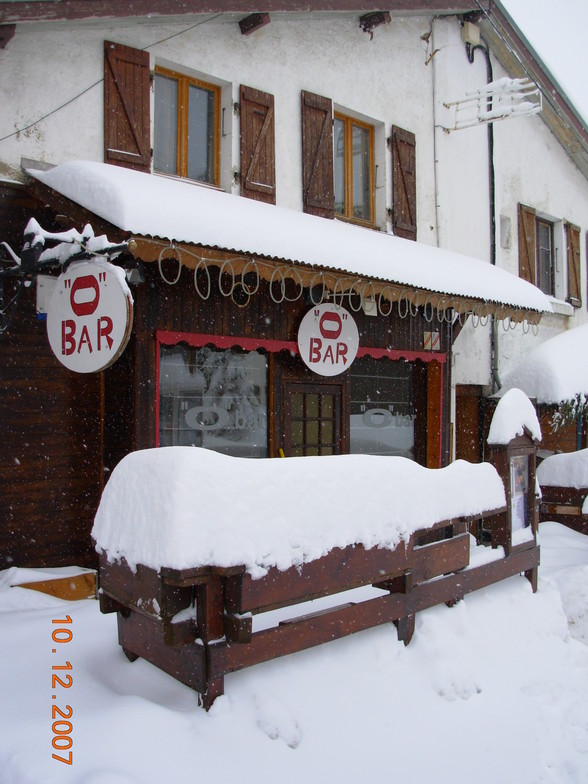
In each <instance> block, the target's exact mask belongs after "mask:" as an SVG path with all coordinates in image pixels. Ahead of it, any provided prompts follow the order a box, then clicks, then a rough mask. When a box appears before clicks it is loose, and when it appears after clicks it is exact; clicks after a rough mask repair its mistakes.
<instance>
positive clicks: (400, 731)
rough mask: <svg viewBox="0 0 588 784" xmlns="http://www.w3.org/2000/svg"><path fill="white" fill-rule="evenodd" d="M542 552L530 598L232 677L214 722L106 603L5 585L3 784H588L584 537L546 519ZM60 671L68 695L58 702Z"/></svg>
mask: <svg viewBox="0 0 588 784" xmlns="http://www.w3.org/2000/svg"><path fill="white" fill-rule="evenodd" d="M540 543H541V548H542V549H541V555H542V566H541V568H540V579H539V590H538V592H537V593H536V594H533V593H532V592H531V588H530V584H529V583H528V582H527V581H526V580H525V579H524V578H522V577H514V578H511V579H510V580H507V581H505V582H503V583H501V584H499V585H496V586H491V587H488V588H485V589H483V590H481V591H478V592H477V593H475V594H472V595H469V596H467V597H466V599H465V600H464V601H462V602H460V603H459V604H457V605H456V606H455V607H453V608H451V609H449V608H447V607H445V606H442V607H436V608H433V609H431V610H427V611H425V612H423V613H421V614H420V615H419V616H417V624H416V632H415V635H414V638H413V640H412V642H411V644H410V645H409V646H408V647H406V648H405V647H404V645H402V644H401V643H399V642H398V640H397V636H396V630H395V627H394V626H393V625H386V626H383V627H380V628H377V629H371V630H369V631H366V632H362V633H359V634H356V635H354V636H352V637H349V638H346V639H344V640H339V641H335V642H332V643H330V644H328V645H324V646H322V647H320V648H315V649H313V650H310V651H307V652H302V653H299V654H295V655H292V656H289V657H285V658H282V659H279V660H277V661H273V662H268V663H266V664H262V665H259V666H257V667H253V668H250V669H248V670H244V671H242V672H239V673H235V674H233V675H229V676H227V678H226V683H225V687H226V695H225V696H224V697H222V698H220V699H218V700H217V701H216V703H215V705H214V706H213V708H212V710H211V711H210V713H208V714H207V713H205V712H204V711H203V710H202V709H199V708H197V699H196V695H195V693H194V692H192V691H191V690H190V689H188V688H186V687H184V686H182V685H181V684H179V683H177V682H176V681H174V680H173V679H172V678H170V677H168V676H167V675H165V674H164V673H162V672H160V671H159V670H157V669H156V668H154V667H153V666H151V665H150V664H148V663H147V662H144V661H141V660H139V661H137V662H135V663H133V664H131V663H130V662H128V661H127V659H126V658H125V656H124V654H123V653H122V650H121V649H120V647H119V646H118V643H117V636H116V619H115V616H113V615H107V616H103V615H101V614H100V612H99V609H98V605H97V602H95V601H92V600H87V601H82V602H75V603H72V602H63V601H60V600H57V599H53V598H51V597H49V596H46V595H43V594H40V593H37V592H33V591H27V590H25V589H22V588H10V587H9V585H10V582H14V581H15V580H17V579H18V573H17V572H16V571H15V570H8V571H7V572H2V573H0V628H1V634H0V651H1V655H2V665H3V666H2V667H1V668H0V693H1V694H2V698H3V699H2V704H3V706H4V708H5V711H4V716H3V721H2V726H3V729H2V733H0V781H1V782H2V784H41V783H42V784H53V782H75V783H76V784H151V782H153V783H154V784H155V782H158V784H159V782H161V781H170V782H174V783H176V782H177V783H179V784H183V782H193V781H197V780H211V779H213V778H214V779H215V780H216V779H220V778H228V779H238V780H239V781H242V782H260V783H261V784H263V783H264V782H275V781H279V782H300V781H301V780H306V782H309V784H312V783H313V782H321V784H322V783H323V782H331V781H339V782H357V781H369V780H373V779H378V780H381V779H382V777H385V778H386V779H389V780H391V781H404V782H410V783H414V784H421V783H422V784H425V783H426V784H429V783H430V782H439V784H443V783H444V782H453V781H456V780H459V781H463V782H473V781H475V782H477V784H505V783H508V784H509V783H510V782H516V784H536V783H538V782H541V783H543V782H545V783H546V784H551V783H553V784H567V783H569V784H581V782H588V647H587V646H588V537H583V536H581V535H579V534H576V533H574V532H572V531H569V530H568V529H565V528H564V527H562V526H559V525H557V524H555V523H545V524H542V525H541V527H540ZM65 614H69V615H70V616H71V618H72V623H71V627H70V628H71V629H72V631H73V639H72V641H71V642H67V643H62V644H60V645H57V646H56V644H55V643H54V642H53V641H52V639H51V633H52V631H53V630H54V629H55V625H54V624H53V623H52V621H53V620H54V619H56V620H57V619H62V618H64V617H65ZM566 616H567V617H566ZM54 647H56V653H55V654H53V653H52V650H53V648H54ZM57 659H59V663H60V664H63V663H65V661H69V662H71V665H72V669H71V670H70V671H69V672H70V674H71V675H72V677H73V685H72V687H71V688H69V689H61V690H60V691H58V693H57V695H56V700H53V699H52V694H53V693H55V692H56V691H57V690H56V689H53V688H52V685H51V674H52V669H51V668H52V666H53V665H54V664H55V663H56V661H57ZM54 704H57V706H58V707H60V708H61V709H65V706H66V705H70V706H71V708H72V709H73V715H72V719H71V721H72V724H73V732H72V738H73V764H72V765H71V766H69V765H65V764H63V763H61V762H58V761H56V760H54V759H52V756H51V755H52V753H54V752H55V749H53V748H52V745H51V739H52V737H53V732H52V729H51V725H52V722H53V719H52V715H51V714H52V706H53V705H54ZM58 753H61V754H65V752H58Z"/></svg>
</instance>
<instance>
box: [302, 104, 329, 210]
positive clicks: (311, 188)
mask: <svg viewBox="0 0 588 784" xmlns="http://www.w3.org/2000/svg"><path fill="white" fill-rule="evenodd" d="M301 106H302V202H303V209H304V212H308V213H311V214H312V215H319V216H320V217H322V218H333V217H334V215H335V211H334V201H335V194H334V190H333V102H332V101H331V99H330V98H324V97H323V96H321V95H314V94H313V93H308V92H305V91H304V90H303V91H302V98H301Z"/></svg>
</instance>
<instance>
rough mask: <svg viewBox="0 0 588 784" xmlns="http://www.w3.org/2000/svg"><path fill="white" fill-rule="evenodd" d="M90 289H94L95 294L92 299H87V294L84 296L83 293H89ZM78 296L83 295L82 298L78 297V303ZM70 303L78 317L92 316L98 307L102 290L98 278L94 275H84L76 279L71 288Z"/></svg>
mask: <svg viewBox="0 0 588 784" xmlns="http://www.w3.org/2000/svg"><path fill="white" fill-rule="evenodd" d="M88 289H92V290H93V292H94V295H93V297H92V299H87V297H88V294H87V293H86V294H85V295H84V294H83V292H87V290H88ZM76 294H78V295H79V294H81V295H82V296H81V297H80V296H78V299H77V301H76ZM69 301H70V304H71V309H72V310H73V312H74V313H75V314H76V316H91V315H92V313H93V312H94V311H95V310H96V308H97V307H98V303H99V301H100V290H99V288H98V281H97V280H96V278H95V277H94V276H93V275H82V276H81V277H79V278H76V280H75V281H74V284H73V286H72V287H71V294H70V295H69Z"/></svg>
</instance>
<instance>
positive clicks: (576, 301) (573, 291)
mask: <svg viewBox="0 0 588 784" xmlns="http://www.w3.org/2000/svg"><path fill="white" fill-rule="evenodd" d="M565 226H566V240H567V246H568V302H569V303H570V304H571V305H573V306H574V307H575V308H581V307H582V289H581V284H580V228H579V227H578V226H574V225H573V224H572V223H566V224H565Z"/></svg>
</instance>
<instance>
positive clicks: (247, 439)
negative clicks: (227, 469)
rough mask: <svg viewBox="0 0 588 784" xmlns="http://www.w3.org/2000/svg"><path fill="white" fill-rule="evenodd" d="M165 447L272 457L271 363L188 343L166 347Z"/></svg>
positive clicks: (162, 392)
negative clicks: (269, 449) (269, 423)
mask: <svg viewBox="0 0 588 784" xmlns="http://www.w3.org/2000/svg"><path fill="white" fill-rule="evenodd" d="M159 401H160V403H159V445H160V446H176V445H182V446H200V447H205V448H206V449H214V450H216V451H217V452H223V453H225V454H229V455H234V456H236V457H266V456H267V360H266V357H265V355H263V354H259V353H257V352H256V351H251V352H249V353H248V354H242V353H239V352H233V351H217V350H215V349H211V348H208V347H205V348H190V347H189V346H186V345H184V344H178V345H176V346H162V347H161V355H160V372H159Z"/></svg>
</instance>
